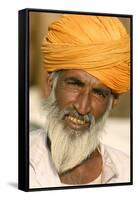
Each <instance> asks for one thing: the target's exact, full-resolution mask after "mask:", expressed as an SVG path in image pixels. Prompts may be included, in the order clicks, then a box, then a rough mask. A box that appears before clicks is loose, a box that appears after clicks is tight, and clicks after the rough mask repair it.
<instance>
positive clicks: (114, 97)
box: [112, 95, 119, 108]
mask: <svg viewBox="0 0 136 200" xmlns="http://www.w3.org/2000/svg"><path fill="white" fill-rule="evenodd" d="M118 102H119V95H113V102H112V108H114V107H115V106H116V105H117V104H118Z"/></svg>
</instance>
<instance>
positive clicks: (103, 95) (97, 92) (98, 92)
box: [94, 89, 109, 98]
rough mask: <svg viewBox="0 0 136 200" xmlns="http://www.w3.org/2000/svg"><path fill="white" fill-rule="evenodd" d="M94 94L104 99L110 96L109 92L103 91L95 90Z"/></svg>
mask: <svg viewBox="0 0 136 200" xmlns="http://www.w3.org/2000/svg"><path fill="white" fill-rule="evenodd" d="M94 93H95V94H96V95H98V96H101V97H103V98H106V96H108V94H109V93H108V92H107V91H103V90H101V89H94Z"/></svg>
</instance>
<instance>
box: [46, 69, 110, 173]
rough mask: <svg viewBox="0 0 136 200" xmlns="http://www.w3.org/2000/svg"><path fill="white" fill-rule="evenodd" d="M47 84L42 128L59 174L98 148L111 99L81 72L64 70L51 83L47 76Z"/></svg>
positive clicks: (107, 90)
mask: <svg viewBox="0 0 136 200" xmlns="http://www.w3.org/2000/svg"><path fill="white" fill-rule="evenodd" d="M48 83H49V84H48V86H49V88H50V89H51V93H50V95H49V97H48V98H47V100H46V101H45V105H44V108H45V111H46V115H47V120H46V124H45V128H46V131H47V134H48V137H49V139H50V142H51V155H52V160H53V162H54V164H55V167H56V169H57V171H58V172H59V173H60V174H61V173H64V172H66V171H68V170H70V169H72V168H73V167H75V166H77V165H79V164H80V163H81V162H82V161H83V160H85V159H86V158H87V157H88V156H90V155H91V153H92V152H93V151H95V149H96V148H98V146H99V144H100V137H101V136H102V129H103V127H104V124H105V121H106V119H107V117H108V115H109V112H110V110H111V107H112V103H113V97H112V95H111V91H110V89H109V88H107V87H106V86H105V85H103V84H102V83H101V82H100V81H99V80H97V79H96V78H95V77H93V76H91V75H89V74H88V73H86V72H84V71H82V70H64V71H62V72H60V73H57V74H56V76H54V79H53V82H52V78H51V76H50V78H49V79H48ZM51 85H52V87H50V86H51Z"/></svg>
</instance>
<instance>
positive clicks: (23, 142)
mask: <svg viewBox="0 0 136 200" xmlns="http://www.w3.org/2000/svg"><path fill="white" fill-rule="evenodd" d="M30 12H44V13H45V12H46V13H60V14H64V13H69V14H79V15H81V14H83V15H97V16H116V17H124V18H130V39H131V40H130V45H131V51H130V56H131V58H130V60H131V68H130V70H131V79H130V155H131V159H130V182H125V183H124V182H123V183H111V184H97V185H83V186H66V187H48V188H31V189H30V188H29V13H30ZM18 18H19V20H18V22H19V24H18V34H19V46H18V47H19V48H18V50H19V54H18V57H19V70H18V72H19V73H18V83H19V87H18V88H19V91H18V94H19V95H18V103H19V106H18V116H19V120H18V124H19V130H18V188H19V189H20V190H23V191H43V190H61V189H76V188H78V189H79V188H93V187H109V186H123V185H132V184H133V15H128V14H113V13H110V14H109V13H95V12H81V11H64V10H48V9H47V10H46V9H33V8H30V9H28V8H27V9H23V10H20V11H19V12H18Z"/></svg>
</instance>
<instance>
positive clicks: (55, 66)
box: [41, 14, 130, 94]
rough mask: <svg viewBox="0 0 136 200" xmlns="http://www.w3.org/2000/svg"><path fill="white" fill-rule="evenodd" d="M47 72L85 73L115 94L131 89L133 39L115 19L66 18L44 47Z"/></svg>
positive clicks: (54, 28)
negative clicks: (80, 70) (76, 70)
mask: <svg viewBox="0 0 136 200" xmlns="http://www.w3.org/2000/svg"><path fill="white" fill-rule="evenodd" d="M41 49H42V52H43V63H44V67H45V69H46V70H47V71H48V72H53V71H58V70H62V69H82V70H84V71H86V72H88V73H89V74H91V75H93V76H94V77H96V78H98V79H99V80H100V81H101V82H102V83H104V84H105V85H106V86H107V87H109V88H111V89H112V91H113V92H115V93H118V94H120V93H124V92H126V91H127V90H128V89H129V79H130V39H129V36H128V34H127V32H126V30H125V28H124V26H123V25H122V23H121V22H120V21H119V19H118V18H116V17H106V16H88V15H75V14H74V15H73V14H69V15H68V14H67V15H63V16H62V17H61V18H59V19H58V20H57V21H55V22H54V23H52V24H51V25H50V26H49V29H48V35H47V37H45V38H44V40H43V43H42V48H41Z"/></svg>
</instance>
